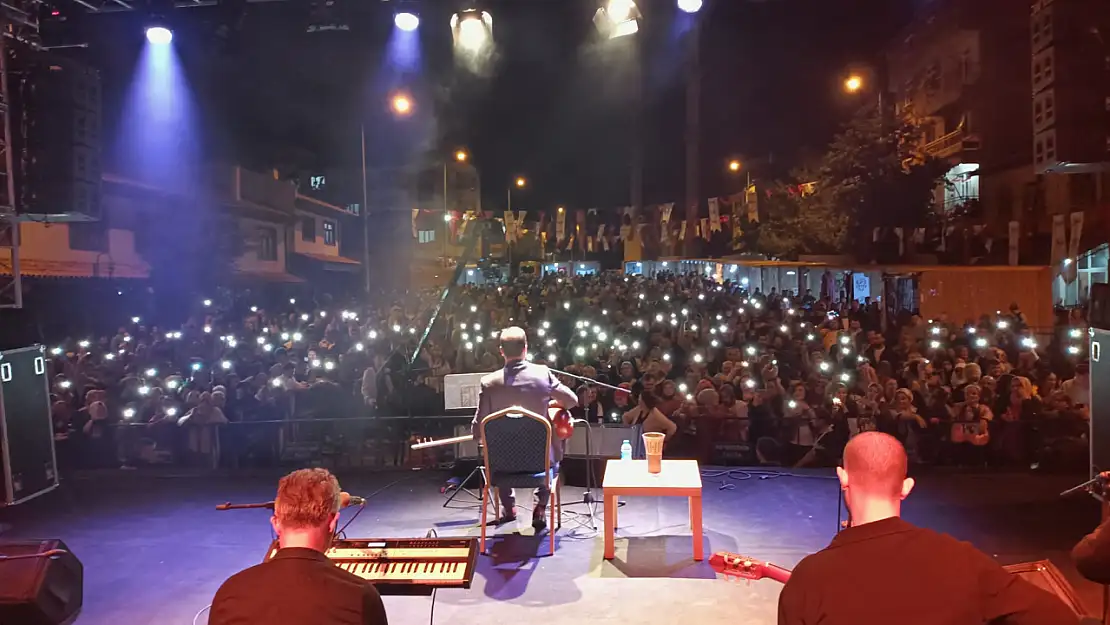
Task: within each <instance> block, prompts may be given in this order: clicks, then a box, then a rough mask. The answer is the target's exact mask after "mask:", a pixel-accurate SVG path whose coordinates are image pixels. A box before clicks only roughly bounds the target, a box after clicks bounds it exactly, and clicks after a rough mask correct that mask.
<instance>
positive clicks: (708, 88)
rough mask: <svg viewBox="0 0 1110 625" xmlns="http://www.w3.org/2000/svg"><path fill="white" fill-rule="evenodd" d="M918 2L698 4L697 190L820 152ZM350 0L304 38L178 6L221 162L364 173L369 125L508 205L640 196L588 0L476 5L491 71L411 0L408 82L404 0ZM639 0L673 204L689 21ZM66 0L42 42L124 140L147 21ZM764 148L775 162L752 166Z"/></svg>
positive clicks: (292, 16)
mask: <svg viewBox="0 0 1110 625" xmlns="http://www.w3.org/2000/svg"><path fill="white" fill-rule="evenodd" d="M921 1H922V0H906V1H905V2H902V1H894V0H835V1H831V0H763V1H752V0H748V1H744V0H706V6H705V8H703V10H702V12H701V14H700V19H701V20H702V33H701V36H702V39H701V41H702V45H701V57H702V75H703V81H702V85H703V90H702V149H701V159H702V167H701V170H702V176H701V194H700V195H701V196H703V197H706V196H712V195H719V194H724V193H729V192H734V191H736V190H738V189H739V187H738V186H737V185H738V181H737V180H736V179H733V178H730V177H729V176H728V175H727V173H726V171H725V162H726V161H727V160H728V159H729V158H733V157H740V158H742V159H743V160H745V162H751V163H752V164H753V165H754V167H755V169H756V170H757V173H760V174H763V175H773V174H779V173H782V171H783V170H784V169H787V168H789V167H790V166H792V165H793V164H794V163H795V162H796V161H797V157H798V155H799V153H800V151H802V150H804V149H806V148H813V149H819V148H820V147H821V146H822V145H824V143H825V142H827V140H828V139H829V137H830V136H831V134H832V133H833V132H834V131H835V129H836V127H837V125H838V124H839V123H841V122H842V121H843V120H845V119H846V118H847V117H848V116H849V115H850V114H851V112H852V110H853V107H855V106H858V105H859V104H860V102H859V100H858V99H853V98H852V97H851V96H847V95H845V94H844V93H843V92H842V91H841V89H840V84H841V80H842V79H843V77H844V75H845V74H846V73H847V71H848V70H849V68H850V67H853V66H857V65H860V64H871V65H874V64H876V63H879V62H881V59H882V56H881V55H882V49H883V46H884V45H886V44H887V43H888V42H889V41H891V40H892V39H893V38H894V36H895V34H896V33H897V32H898V29H899V28H900V27H901V26H902V25H903V24H904V23H905V21H906V19H907V18H908V17H909V15H910V14H911V13H912V11H913V5H914V4H915V3H919V2H921ZM344 2H345V0H339V1H338V3H337V7H339V11H340V13H338V14H337V15H336V16H335V17H337V19H338V21H341V22H345V23H347V24H349V25H350V27H351V30H350V31H348V32H323V33H306V32H305V28H306V26H307V24H308V23H309V21H310V20H312V19H313V18H312V16H311V15H310V6H309V4H308V3H307V2H305V1H304V0H293V1H288V2H269V3H259V4H249V5H246V6H245V9H244V8H243V6H242V5H240V6H238V7H236V6H235V4H233V3H229V4H225V5H221V6H219V7H212V8H197V9H177V10H175V11H173V12H172V13H170V14H169V20H170V21H171V23H172V26H173V27H174V29H175V38H174V44H173V45H174V46H175V47H176V49H177V51H178V54H179V55H180V57H181V59H182V62H183V64H184V67H185V71H186V73H187V76H188V80H189V83H190V85H191V86H192V88H193V92H194V98H195V100H196V106H197V110H198V114H197V117H198V123H197V125H198V133H200V134H201V136H202V137H203V140H204V143H205V146H206V150H205V153H206V154H207V155H209V157H210V158H213V159H224V160H234V161H238V162H241V163H243V164H245V165H247V166H249V167H252V168H255V169H265V168H269V167H275V166H276V167H279V168H280V169H281V170H282V171H283V172H294V171H297V170H301V171H305V170H317V169H324V168H328V167H357V166H358V164H359V163H358V159H359V127H360V124H364V125H365V127H366V128H367V131H368V152H369V157H370V161H371V164H372V165H377V166H386V165H395V164H398V163H400V162H403V161H404V160H406V159H407V158H411V157H412V155H413V154H414V153H416V152H421V151H423V152H425V154H427V153H429V152H430V153H436V152H439V153H447V154H450V153H453V152H454V150H455V149H456V148H458V147H465V148H467V149H468V150H469V151H470V152H471V153H472V155H473V158H474V162H475V164H476V165H477V166H478V167H479V169H480V171H481V176H482V185H483V191H484V196H485V197H486V198H487V201H489V200H490V199H492V200H493V201H497V200H498V199H499V198H501V197H503V194H504V192H503V191H502V189H504V188H505V185H506V183H508V182H509V181H510V180H511V179H512V178H513V177H514V176H517V175H523V176H526V177H527V178H528V179H529V181H530V183H531V184H530V188H529V189H528V190H527V191H526V192H525V193H522V194H521V195H520V198H519V199H518V200H517V199H514V208H518V209H523V208H529V209H551V208H552V207H553V206H555V205H556V204H562V205H567V206H570V207H574V208H593V207H611V206H619V205H626V204H628V203H629V199H628V188H629V183H628V162H629V156H630V153H631V148H630V146H631V144H632V143H631V137H632V136H633V135H632V133H633V131H634V128H633V123H632V121H633V116H632V115H631V111H632V110H634V109H633V102H634V98H635V96H634V94H635V91H634V89H633V87H632V86H631V85H633V84H634V81H633V76H634V74H631V73H630V68H631V67H632V66H633V64H632V63H630V62H629V57H628V56H627V53H628V52H629V51H628V50H623V51H622V50H620V49H614V48H613V47H611V46H608V47H607V46H604V45H602V42H599V41H598V40H597V35H596V32H595V29H594V26H593V23H592V21H591V18H592V15H593V11H594V9H595V8H596V6H597V4H596V2H594V1H591V0H497V1H492V2H487V3H485V4H484V5H483V8H486V9H487V10H488V11H489V12H490V13H491V14H492V15H493V20H494V37H495V39H496V43H497V52H496V58H495V61H494V63H493V66H492V67H491V68H490V69H489V70H488V72H486V75H483V76H476V75H474V74H472V73H470V72H466V71H463V70H460V69H458V68H456V67H455V65H454V62H453V58H452V47H451V33H450V30H449V27H448V19H449V16H450V14H451V10H452V8H453V6H454V5H453V4H451V3H448V2H437V1H432V0H424V1H423V2H412V3H409V4H408V5H406V6H407V7H410V8H412V9H415V10H416V11H418V12H419V13H420V16H421V20H422V22H421V27H420V39H421V47H422V57H423V63H422V67H423V69H422V71H421V72H420V73H419V74H415V75H398V73H397V72H396V71H393V70H392V69H391V68H390V67H388V64H387V63H386V57H385V47H386V41H387V40H388V38H389V36H390V33H391V31H392V29H393V23H392V10H393V8H394V7H395V6H397V4H396V2H393V3H390V2H379V1H378V0H362V1H361V2H359V3H354V2H353V1H351V0H348V2H349V3H348V4H347V5H344ZM639 4H640V5H641V10H642V12H643V14H644V22H643V29H642V31H641V33H640V34H639V35H637V36H638V37H641V39H640V41H639V42H637V44H638V45H639V48H640V50H639V55H640V59H641V63H642V66H643V69H642V71H643V84H644V92H643V103H644V107H645V108H644V113H643V120H642V125H641V128H640V131H639V136H640V137H641V138H642V140H643V142H644V152H645V176H644V180H645V187H644V201H645V203H648V204H651V203H656V202H665V201H673V200H681V198H682V194H683V177H684V173H683V172H684V169H683V168H684V165H683V163H684V160H683V152H684V144H683V124H684V119H685V112H684V102H685V75H684V71H685V69H684V60H683V52H682V44H681V43H680V42H681V39H680V35H679V33H678V31H679V30H680V28H679V24H680V23H679V22H678V21H677V20H678V19H679V18H680V17H681V16H680V15H678V14H677V10H676V9H675V8H674V3H673V1H672V0H643V1H641V2H640V3H639ZM355 7H361V9H357V10H356V8H355ZM62 8H63V9H64V14H63V16H62V17H64V18H66V19H65V21H64V22H57V21H54V22H52V23H50V24H46V25H45V27H44V38H45V39H46V43H48V44H51V43H76V42H87V43H88V44H89V47H88V48H87V49H83V50H77V51H74V52H73V55H75V56H79V57H80V58H82V59H84V60H87V61H88V62H90V63H92V64H94V65H95V66H96V67H99V68H100V69H101V71H102V75H103V79H104V87H105V89H104V90H105V95H104V106H105V109H104V124H105V129H106V136H108V137H111V136H114V135H115V134H116V133H117V132H118V131H119V128H120V126H119V124H120V123H126V120H122V119H121V117H122V114H121V110H122V108H123V105H122V102H123V95H124V93H125V92H126V89H127V86H128V83H129V81H130V79H131V75H132V71H133V68H134V66H135V63H136V59H137V57H138V53H139V50H140V48H141V46H142V45H143V44H144V40H143V25H144V20H145V19H146V18H145V17H144V16H143V15H142V14H140V13H138V12H134V13H112V14H100V15H88V14H87V13H86V12H85V11H84V9H81V8H80V7H79V6H78V5H75V4H69V3H66V4H64V5H62ZM609 43H612V42H609ZM621 54H626V56H624V57H621V56H620V55H621ZM397 87H403V88H405V89H406V90H408V91H410V92H412V93H413V94H414V95H415V96H416V100H417V103H418V114H417V115H416V116H414V118H413V119H410V120H407V121H401V122H398V121H397V120H395V119H393V118H392V117H391V116H390V115H389V114H388V108H387V105H386V101H387V99H388V93H389V92H390V90H391V89H394V88H397ZM105 154H106V161H107V162H108V163H112V162H114V161H115V160H117V159H114V158H113V155H114V154H116V152H115V149H114V148H113V147H112V146H106V149H105ZM771 154H773V155H774V161H773V165H767V164H764V163H762V162H760V161H759V160H756V159H759V158H763V159H765V158H766V157H767V155H771ZM760 170H761V171H760ZM518 202H519V204H518ZM497 208H500V207H499V206H498V207H497Z"/></svg>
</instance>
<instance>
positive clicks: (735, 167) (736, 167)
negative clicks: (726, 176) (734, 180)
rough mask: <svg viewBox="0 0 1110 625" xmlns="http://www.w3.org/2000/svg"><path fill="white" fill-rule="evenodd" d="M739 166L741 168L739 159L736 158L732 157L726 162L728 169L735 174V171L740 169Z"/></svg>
mask: <svg viewBox="0 0 1110 625" xmlns="http://www.w3.org/2000/svg"><path fill="white" fill-rule="evenodd" d="M740 168H741V166H740V161H738V160H736V159H732V160H731V161H729V162H728V170H729V171H731V172H732V173H734V174H735V173H736V172H738V171H740Z"/></svg>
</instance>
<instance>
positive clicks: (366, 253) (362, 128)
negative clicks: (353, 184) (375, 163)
mask: <svg viewBox="0 0 1110 625" xmlns="http://www.w3.org/2000/svg"><path fill="white" fill-rule="evenodd" d="M359 136H361V137H362V275H363V276H364V277H365V278H366V283H365V284H364V286H365V287H366V295H367V296H369V295H370V204H369V202H368V200H367V197H368V196H369V191H368V189H367V185H366V124H360V125H359Z"/></svg>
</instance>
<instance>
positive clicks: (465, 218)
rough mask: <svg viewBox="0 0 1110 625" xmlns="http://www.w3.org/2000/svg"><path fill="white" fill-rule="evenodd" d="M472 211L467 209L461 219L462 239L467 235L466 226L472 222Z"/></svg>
mask: <svg viewBox="0 0 1110 625" xmlns="http://www.w3.org/2000/svg"><path fill="white" fill-rule="evenodd" d="M470 214H471V213H470V211H466V213H465V214H464V215H463V218H462V219H460V220H459V235H458V236H459V238H460V239H462V238H463V237H465V236H466V226H467V224H469V223H470V219H471V217H470Z"/></svg>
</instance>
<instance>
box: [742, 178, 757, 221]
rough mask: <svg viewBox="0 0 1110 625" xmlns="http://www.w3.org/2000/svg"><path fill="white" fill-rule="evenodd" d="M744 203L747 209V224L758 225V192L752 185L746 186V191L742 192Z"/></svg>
mask: <svg viewBox="0 0 1110 625" xmlns="http://www.w3.org/2000/svg"><path fill="white" fill-rule="evenodd" d="M744 203H745V204H746V205H747V207H748V222H749V223H753V224H757V223H759V192H758V191H757V190H756V188H755V185H754V184H753V185H750V186H748V189H747V191H745V192H744Z"/></svg>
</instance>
